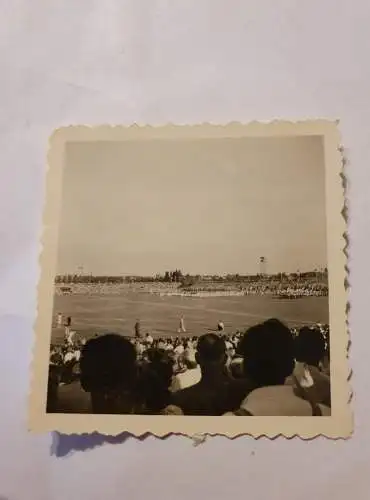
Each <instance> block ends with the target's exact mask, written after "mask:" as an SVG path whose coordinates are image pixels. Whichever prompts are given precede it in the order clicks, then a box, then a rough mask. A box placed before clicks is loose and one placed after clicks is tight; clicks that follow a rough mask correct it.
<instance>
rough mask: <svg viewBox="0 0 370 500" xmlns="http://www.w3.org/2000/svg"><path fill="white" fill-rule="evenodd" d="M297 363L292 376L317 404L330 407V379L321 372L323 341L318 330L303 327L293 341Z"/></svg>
mask: <svg viewBox="0 0 370 500" xmlns="http://www.w3.org/2000/svg"><path fill="white" fill-rule="evenodd" d="M295 357H296V361H297V365H296V368H295V370H294V372H293V376H294V377H295V378H296V379H297V380H298V383H299V385H300V386H302V387H304V388H305V389H306V390H307V391H310V392H312V393H315V394H312V397H314V398H315V400H316V401H318V402H319V403H324V404H325V405H327V406H331V401H330V377H329V376H328V375H326V374H325V373H324V372H323V371H322V370H321V363H322V361H323V359H324V357H325V339H324V336H323V334H322V333H321V331H320V329H319V328H309V327H303V328H301V329H300V331H299V334H298V336H297V337H296V339H295Z"/></svg>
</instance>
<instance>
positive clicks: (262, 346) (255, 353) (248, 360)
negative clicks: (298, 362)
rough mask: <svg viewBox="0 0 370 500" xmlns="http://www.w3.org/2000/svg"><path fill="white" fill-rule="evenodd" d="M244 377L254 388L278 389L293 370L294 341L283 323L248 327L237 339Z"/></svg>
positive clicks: (274, 322) (268, 322)
mask: <svg viewBox="0 0 370 500" xmlns="http://www.w3.org/2000/svg"><path fill="white" fill-rule="evenodd" d="M239 347H240V352H241V354H242V355H243V357H244V362H243V366H244V375H245V376H246V377H248V378H250V379H251V380H252V381H253V382H254V383H256V384H257V385H258V386H260V387H263V386H268V385H282V384H284V382H285V379H286V378H287V377H288V376H289V375H291V374H292V372H293V369H294V340H293V337H292V334H291V332H290V330H289V328H287V327H286V326H285V325H284V324H283V323H281V322H280V321H279V320H277V319H270V320H268V321H265V322H264V323H261V324H259V325H256V326H252V327H251V328H249V330H247V332H246V333H245V334H244V337H243V338H242V339H241V341H240V344H239Z"/></svg>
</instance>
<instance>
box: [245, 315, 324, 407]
mask: <svg viewBox="0 0 370 500" xmlns="http://www.w3.org/2000/svg"><path fill="white" fill-rule="evenodd" d="M241 350H242V352H243V354H244V363H243V365H244V373H245V375H246V376H247V377H249V378H250V379H251V380H252V381H253V382H254V383H255V385H256V386H257V387H258V388H257V389H255V390H254V391H252V392H251V393H250V394H249V395H248V396H247V397H246V398H245V399H244V401H243V403H242V404H241V410H240V411H241V413H239V414H245V415H255V416H269V415H270V416H273V415H276V416H278V415H281V416H304V415H306V416H310V415H315V416H316V415H323V414H330V409H329V408H328V407H326V406H323V405H319V404H318V402H317V401H314V400H313V399H312V397H311V394H309V393H306V391H305V389H304V388H303V387H301V386H300V385H299V384H297V385H296V386H294V385H285V380H286V378H287V377H288V376H289V375H291V374H292V373H293V369H294V366H295V362H294V340H293V337H292V335H291V333H290V330H289V329H288V328H287V327H285V326H284V325H283V324H282V323H281V322H280V321H278V320H275V319H272V320H268V321H266V322H265V323H262V324H260V325H257V326H254V327H252V328H250V329H249V330H248V331H247V333H246V334H245V335H244V337H243V339H242V341H241Z"/></svg>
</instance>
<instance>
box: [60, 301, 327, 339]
mask: <svg viewBox="0 0 370 500" xmlns="http://www.w3.org/2000/svg"><path fill="white" fill-rule="evenodd" d="M59 312H60V313H62V314H63V315H64V316H71V318H72V329H73V330H75V331H77V332H79V333H81V334H83V335H84V336H85V337H86V338H89V337H91V336H93V335H94V334H96V333H104V332H105V333H106V332H116V333H121V334H124V335H127V336H131V335H133V334H134V324H135V322H136V320H137V319H140V322H141V328H142V333H147V332H150V333H151V334H152V335H153V337H166V336H171V335H177V328H178V326H179V320H180V317H181V316H183V317H184V320H185V326H186V330H187V332H186V335H201V334H203V333H206V332H207V331H209V330H210V329H215V328H216V326H217V323H218V322H219V321H222V322H223V323H224V324H225V331H226V333H231V332H235V330H237V329H245V328H247V327H249V326H251V325H254V324H256V323H259V322H261V321H263V320H266V319H268V318H271V317H275V318H279V319H280V320H282V321H284V322H285V323H286V324H287V325H289V326H291V327H293V326H302V325H304V324H307V325H310V324H313V323H317V322H321V323H329V311H328V298H327V297H305V298H301V299H297V300H289V299H288V300H285V299H277V298H273V297H271V296H257V295H255V296H254V295H253V296H252V295H251V296H243V297H206V298H203V297H202V298H199V297H178V296H172V297H171V296H165V297H160V296H158V295H151V294H143V293H135V292H133V293H128V294H122V295H98V294H92V295H78V294H76V295H55V298H54V312H53V329H52V343H58V342H60V341H61V340H62V339H63V329H57V328H56V327H55V319H56V315H57V313H59Z"/></svg>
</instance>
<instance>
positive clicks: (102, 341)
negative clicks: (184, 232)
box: [47, 319, 330, 416]
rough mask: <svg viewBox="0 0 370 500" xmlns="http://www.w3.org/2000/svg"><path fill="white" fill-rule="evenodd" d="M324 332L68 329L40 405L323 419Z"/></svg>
mask: <svg viewBox="0 0 370 500" xmlns="http://www.w3.org/2000/svg"><path fill="white" fill-rule="evenodd" d="M329 365H330V349H329V328H328V326H327V325H315V326H313V327H303V328H299V329H298V328H297V329H289V328H288V327H286V326H285V325H284V324H283V323H281V322H280V321H279V320H276V319H270V320H268V321H266V322H263V323H261V324H258V325H255V326H253V327H251V328H249V329H248V330H247V331H245V332H235V333H233V334H230V335H225V334H224V332H222V331H221V332H214V333H207V334H205V335H202V336H200V337H189V336H183V335H181V336H180V335H179V336H174V337H170V338H156V339H154V338H153V337H152V336H151V335H150V334H147V335H146V336H144V337H141V336H137V337H136V338H135V337H133V338H125V337H123V336H120V335H117V334H106V335H101V336H96V337H94V338H91V339H90V340H88V341H87V342H86V340H85V339H83V338H81V337H79V336H78V335H75V336H74V337H73V338H72V337H71V335H69V336H68V337H67V338H66V341H65V343H64V344H63V345H61V346H52V349H51V354H50V369H49V384H48V401H47V410H48V411H49V412H58V411H59V412H68V411H72V407H69V402H68V398H67V397H66V394H67V391H68V387H71V386H74V387H75V388H76V387H78V388H79V392H78V393H77V396H74V397H75V398H77V399H78V398H80V397H81V398H84V408H83V409H82V406H81V407H79V403H78V401H77V402H76V401H74V406H73V407H74V408H75V411H76V412H84V411H86V412H91V413H110V414H114V413H121V414H126V413H136V414H149V415H153V414H162V415H214V416H221V415H236V416H241V415H256V416H258V415H273V416H275V415H283V416H284V415H296V416H299V415H314V416H319V415H329V414H330V375H329Z"/></svg>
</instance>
